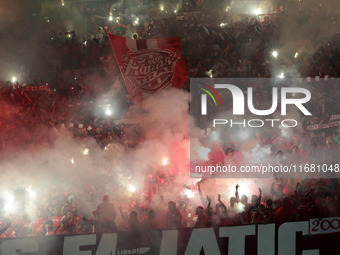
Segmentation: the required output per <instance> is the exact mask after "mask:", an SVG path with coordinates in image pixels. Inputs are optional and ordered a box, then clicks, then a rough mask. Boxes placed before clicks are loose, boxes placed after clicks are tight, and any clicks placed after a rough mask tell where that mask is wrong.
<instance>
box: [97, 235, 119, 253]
mask: <svg viewBox="0 0 340 255" xmlns="http://www.w3.org/2000/svg"><path fill="white" fill-rule="evenodd" d="M116 250H117V233H112V234H103V236H102V238H101V239H100V243H99V246H98V249H97V252H96V255H111V254H116Z"/></svg>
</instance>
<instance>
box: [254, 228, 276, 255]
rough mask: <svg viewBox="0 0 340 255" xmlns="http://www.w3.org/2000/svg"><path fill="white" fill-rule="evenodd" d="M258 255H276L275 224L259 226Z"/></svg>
mask: <svg viewBox="0 0 340 255" xmlns="http://www.w3.org/2000/svg"><path fill="white" fill-rule="evenodd" d="M257 254H260V255H274V254H275V224H267V225H258V226H257Z"/></svg>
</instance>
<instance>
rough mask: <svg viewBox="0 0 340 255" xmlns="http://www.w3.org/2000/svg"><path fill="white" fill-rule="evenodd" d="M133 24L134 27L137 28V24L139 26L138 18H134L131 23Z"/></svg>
mask: <svg viewBox="0 0 340 255" xmlns="http://www.w3.org/2000/svg"><path fill="white" fill-rule="evenodd" d="M133 24H134V25H135V26H138V24H139V18H136V19H135V20H134V21H133Z"/></svg>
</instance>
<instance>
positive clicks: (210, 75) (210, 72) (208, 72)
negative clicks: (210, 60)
mask: <svg viewBox="0 0 340 255" xmlns="http://www.w3.org/2000/svg"><path fill="white" fill-rule="evenodd" d="M212 72H213V71H212V69H210V70H209V71H207V72H205V74H206V75H208V76H209V77H210V78H212V77H213V74H212Z"/></svg>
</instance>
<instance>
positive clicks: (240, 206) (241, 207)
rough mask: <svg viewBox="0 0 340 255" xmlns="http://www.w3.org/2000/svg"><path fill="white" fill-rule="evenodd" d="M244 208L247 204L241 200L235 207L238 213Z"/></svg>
mask: <svg viewBox="0 0 340 255" xmlns="http://www.w3.org/2000/svg"><path fill="white" fill-rule="evenodd" d="M244 208H245V206H244V204H242V203H241V202H238V203H236V204H235V209H236V211H237V212H238V213H241V212H243V211H244Z"/></svg>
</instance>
